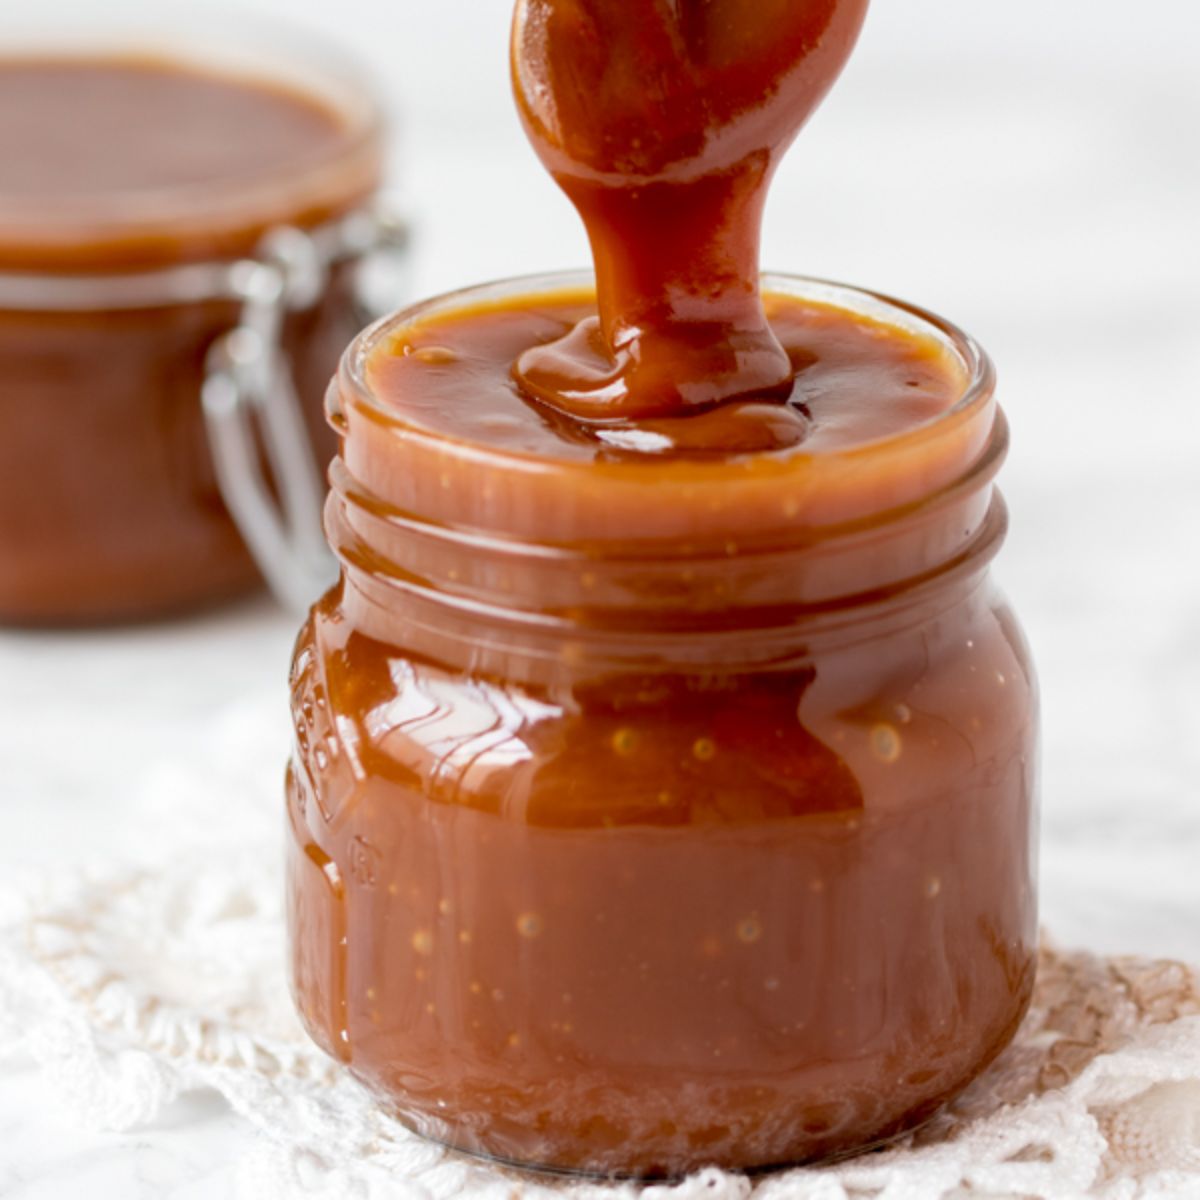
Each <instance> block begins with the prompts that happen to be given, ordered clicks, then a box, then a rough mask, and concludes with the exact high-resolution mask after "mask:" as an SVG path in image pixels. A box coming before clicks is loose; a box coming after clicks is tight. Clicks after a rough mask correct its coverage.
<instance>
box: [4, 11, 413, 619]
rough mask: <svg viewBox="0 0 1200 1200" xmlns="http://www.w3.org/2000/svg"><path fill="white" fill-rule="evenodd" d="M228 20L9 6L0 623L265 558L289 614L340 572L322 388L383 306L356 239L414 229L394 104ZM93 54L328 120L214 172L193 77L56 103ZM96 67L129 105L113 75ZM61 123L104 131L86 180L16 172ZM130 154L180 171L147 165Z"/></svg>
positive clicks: (104, 615)
mask: <svg viewBox="0 0 1200 1200" xmlns="http://www.w3.org/2000/svg"><path fill="white" fill-rule="evenodd" d="M52 7H53V6H52ZM240 24H241V25H242V26H243V27H242V28H241V29H239V30H237V31H233V32H230V31H225V32H223V33H222V34H220V35H214V33H213V31H212V28H211V18H210V19H208V20H207V21H206V20H203V19H201V20H198V21H196V22H193V23H191V24H189V23H188V22H187V21H186V19H185V18H182V17H180V16H179V15H178V14H172V15H171V16H170V17H168V18H163V19H162V20H161V21H158V22H157V23H156V22H155V20H154V18H153V17H152V15H151V14H148V13H147V12H146V11H145V6H144V5H142V6H140V10H135V11H134V12H133V13H132V14H129V15H128V16H126V17H125V18H123V19H118V18H117V17H115V16H114V14H113V13H112V12H111V11H110V8H109V6H108V5H106V6H105V7H104V12H103V14H102V16H98V15H97V14H95V13H93V14H91V16H90V18H89V17H88V16H87V15H86V14H82V15H80V17H79V18H78V19H76V18H75V17H74V16H73V17H72V18H71V19H70V20H68V19H65V18H64V17H63V15H62V14H61V13H57V14H56V13H54V12H51V13H49V14H42V15H37V14H32V15H31V14H30V13H16V12H14V13H9V14H6V15H5V17H4V18H3V20H2V21H0V33H2V34H3V35H4V43H5V49H4V52H3V56H0V85H3V90H2V92H0V94H3V95H4V96H5V97H8V101H7V103H8V104H9V110H10V117H11V119H10V120H7V122H6V125H5V135H4V136H5V138H6V139H7V141H5V142H4V144H5V145H8V144H11V143H12V142H13V140H14V139H16V140H17V142H18V144H20V145H27V146H28V147H29V149H28V156H29V158H30V159H31V160H32V162H33V166H31V167H30V168H29V170H30V172H32V173H29V172H26V170H25V167H26V166H27V165H28V164H25V165H23V166H22V167H21V168H20V169H19V170H18V169H16V168H14V169H12V170H10V171H9V172H8V174H0V180H3V179H8V180H9V181H10V182H9V186H8V189H7V190H6V189H5V186H4V184H3V183H0V378H2V380H3V383H2V386H0V418H2V420H3V424H4V430H5V436H4V438H3V441H2V442H0V621H5V622H9V623H21V624H56V623H69V624H91V623H96V622H106V621H115V620H122V621H128V620H137V619H145V618H151V617H156V616H160V615H164V614H169V613H174V612H178V611H181V610H189V609H194V608H197V607H200V606H203V605H207V604H212V603H216V602H218V601H222V600H226V599H229V598H231V597H234V596H237V595H241V594H243V593H245V592H247V591H250V590H252V589H254V588H256V587H258V586H261V583H262V579H263V576H264V575H265V576H266V578H267V581H268V582H269V583H270V584H271V585H272V586H273V587H274V589H275V590H276V591H277V592H278V593H279V594H280V595H281V597H283V598H284V599H285V600H289V601H291V602H292V603H293V604H295V606H296V607H297V608H299V609H301V610H302V609H303V608H306V607H307V605H308V604H309V603H311V600H312V598H313V597H314V596H315V595H318V594H319V593H320V591H322V590H323V588H324V587H325V586H327V584H328V580H329V579H330V578H331V577H332V575H333V570H332V564H331V563H330V562H329V559H328V556H327V551H326V548H325V546H324V543H323V541H322V539H321V537H320V510H321V505H322V503H323V500H324V495H325V488H324V483H323V472H324V468H325V465H326V464H327V462H328V460H329V458H330V457H331V455H332V453H333V449H334V444H333V440H332V438H331V437H330V434H329V431H328V429H327V427H326V425H325V422H324V419H323V413H322V400H323V395H324V390H325V385H326V384H327V382H328V379H329V375H330V373H331V372H332V371H333V370H334V369H335V367H336V364H337V361H338V358H339V357H340V355H341V353H342V351H343V350H344V349H345V346H346V343H347V342H348V341H349V340H350V338H351V337H353V336H354V334H355V333H356V332H358V330H360V329H361V328H362V326H363V324H364V323H365V322H366V321H367V320H370V319H372V318H373V317H374V316H377V315H378V313H379V311H380V310H379V309H378V308H376V309H375V311H374V312H371V313H366V312H364V303H363V301H364V295H363V293H362V290H361V286H360V269H361V268H362V266H363V263H364V261H366V260H371V259H377V258H379V257H380V256H386V255H390V256H392V258H393V260H394V259H395V257H396V256H397V255H398V254H400V253H402V252H403V245H404V240H405V232H404V228H403V224H402V222H400V221H399V220H398V219H394V218H392V217H390V216H389V215H388V214H387V213H386V212H385V211H384V210H383V208H382V206H381V205H380V202H379V199H378V194H379V189H380V186H381V180H382V170H383V156H384V137H385V123H384V118H383V113H382V111H381V108H380V106H379V104H378V103H377V101H376V99H375V97H374V95H373V94H372V92H371V91H370V90H369V89H368V88H367V87H365V86H364V84H363V82H362V73H361V70H360V69H359V67H358V65H357V64H356V63H354V62H353V61H349V62H347V61H343V60H342V59H341V58H340V57H339V56H338V55H337V54H336V52H333V51H331V50H330V48H329V47H327V46H325V45H312V44H310V42H309V41H308V40H307V39H305V38H304V37H297V36H296V35H294V34H292V33H289V31H287V30H286V28H285V29H284V30H283V31H280V30H279V29H277V28H274V27H271V26H268V27H266V28H265V29H264V28H259V27H257V26H256V25H255V24H254V23H253V22H245V21H242V22H240ZM255 47H257V48H255ZM104 70H109V71H111V72H113V73H114V75H117V74H119V73H120V72H121V71H126V72H129V73H132V74H136V73H138V72H141V73H143V74H145V73H154V72H158V73H159V74H158V76H157V77H159V78H164V77H167V76H170V77H172V78H178V79H181V80H195V81H197V82H198V83H199V84H202V85H211V86H213V87H215V86H218V85H219V86H227V87H228V88H229V90H230V92H235V91H238V90H239V89H240V91H241V94H243V95H245V96H252V95H262V96H269V97H272V98H273V100H274V102H276V103H277V104H280V105H285V104H290V105H292V106H294V107H295V108H296V109H297V111H301V112H304V113H306V114H308V115H307V116H306V118H305V119H307V120H309V122H310V124H314V125H315V118H314V117H313V115H312V114H316V113H320V114H321V115H322V120H323V121H327V122H328V124H329V125H330V126H331V128H333V129H334V130H335V131H334V132H331V133H325V132H323V133H322V134H321V135H319V136H316V137H315V138H314V140H313V142H312V145H311V147H300V148H297V147H296V146H294V145H292V143H291V142H289V143H288V145H289V147H290V148H289V149H288V151H287V152H286V153H282V152H281V153H278V154H275V155H273V156H272V154H271V152H270V151H271V147H270V146H267V145H264V146H263V147H262V154H261V157H262V161H261V162H257V163H256V162H255V161H252V160H251V159H250V157H249V148H248V147H249V144H248V145H247V146H243V147H242V148H241V150H239V151H238V153H239V154H241V155H242V158H244V159H245V161H242V159H236V169H235V167H234V166H228V167H227V170H226V174H224V175H209V174H206V173H205V169H204V168H203V167H202V166H200V165H195V164H192V163H191V162H190V160H189V159H188V157H187V156H188V154H189V153H190V152H191V150H195V146H196V145H198V147H199V148H198V150H195V152H196V153H199V154H200V155H201V160H202V161H208V159H219V158H220V153H219V150H218V147H219V146H220V145H221V144H222V143H221V140H220V139H221V138H226V139H227V138H228V136H229V131H225V132H222V125H221V122H222V121H223V120H225V119H226V118H224V117H222V116H221V115H220V114H219V113H218V114H216V115H208V114H206V111H205V103H206V101H205V97H204V95H202V94H200V92H197V97H196V99H195V103H194V104H193V106H192V107H191V108H189V109H184V103H183V101H181V100H178V99H176V100H175V101H174V102H173V103H174V107H172V108H171V109H170V111H169V112H164V113H158V114H156V113H155V112H154V111H148V112H146V113H144V114H143V115H142V116H141V117H139V119H138V120H137V121H136V122H132V123H129V124H128V125H127V126H126V127H125V128H123V129H109V125H110V124H111V123H112V121H111V120H110V119H109V118H111V113H110V114H109V118H105V120H102V121H100V123H99V124H97V120H98V117H97V113H96V112H95V111H89V112H87V113H86V116H85V118H84V119H82V120H81V118H80V115H79V114H78V113H76V112H75V111H73V109H72V108H71V104H72V103H74V104H76V105H77V106H78V105H79V104H82V103H83V102H82V101H79V100H78V98H77V97H76V98H75V100H72V99H71V92H70V89H71V88H72V86H73V81H74V84H78V82H79V80H80V79H84V78H90V76H88V72H96V71H104ZM39 74H40V75H41V76H42V77H43V84H44V85H43V86H40V87H39V86H38V83H37V77H38V75H39ZM88 86H89V87H90V88H91V91H89V92H88V94H89V95H91V94H93V93H94V94H95V96H96V97H97V99H96V101H95V103H96V104H97V105H102V104H103V103H104V102H105V98H106V97H110V98H114V97H115V99H111V100H110V102H112V103H124V104H125V106H126V107H128V105H129V104H130V103H131V101H129V100H128V99H127V98H126V99H124V100H122V99H121V97H122V92H121V86H120V82H119V80H117V81H116V82H114V81H113V80H112V79H110V80H109V81H108V82H106V83H103V84H96V83H91V84H89V85H88ZM63 96H65V97H66V99H65V100H64V99H63V98H62V97H63ZM250 108H251V110H253V108H254V106H253V104H251V105H250ZM177 110H182V111H177ZM114 119H115V118H114ZM156 121H158V122H159V125H158V126H156V125H155V122H156ZM68 122H69V123H70V126H71V128H73V129H76V130H82V131H83V134H82V136H84V137H86V136H87V131H88V130H89V129H96V130H100V131H101V132H100V133H97V134H96V137H97V138H98V139H100V141H99V144H98V145H97V146H96V147H94V150H95V153H89V154H81V155H79V156H78V161H77V162H76V163H74V164H73V165H72V167H71V171H72V175H71V177H72V178H75V176H76V175H77V176H78V180H79V182H80V186H79V187H78V188H74V187H66V186H57V185H55V186H52V185H51V184H50V183H46V184H45V185H44V186H42V185H38V184H36V183H33V182H28V180H35V181H36V180H38V179H40V178H42V177H41V176H40V175H38V174H37V155H38V153H39V151H38V146H39V144H44V145H47V146H49V148H50V149H49V151H48V152H49V153H50V154H51V155H52V157H54V156H56V157H55V161H61V160H62V159H63V153H62V151H61V149H57V150H56V149H55V146H56V145H57V142H58V140H59V139H60V138H61V137H62V136H63V129H64V127H65V126H66V124H67V123H68ZM106 122H107V123H106ZM164 123H165V125H164ZM260 126H261V127H262V128H264V129H265V128H269V124H268V123H267V122H266V121H265V118H264V119H263V120H261V121H260V123H259V125H255V126H253V128H254V129H258V128H260ZM248 128H249V125H248ZM245 136H246V137H250V138H253V137H254V136H255V135H254V133H253V132H247V133H246V134H245ZM263 136H264V137H265V136H266V134H264V135H263ZM189 139H192V141H189ZM74 140H79V138H78V136H76V137H75V138H74ZM234 140H236V139H234ZM295 140H297V139H296V138H295V137H293V141H295ZM167 146H169V150H168V149H164V147H167ZM139 147H140V148H141V149H140V150H139ZM190 148H191V149H190ZM139 153H140V154H141V155H142V156H143V157H145V156H147V155H149V156H150V158H149V159H147V160H146V161H148V162H152V161H157V159H156V156H159V157H165V158H166V160H167V162H168V164H169V165H168V166H166V167H164V168H163V170H164V171H167V172H168V175H169V174H170V173H171V172H173V173H174V175H175V176H177V177H178V178H177V179H176V180H175V181H174V182H171V183H163V184H158V183H152V182H148V180H149V179H150V178H151V175H152V174H153V172H152V171H147V170H143V169H142V168H139V167H138V165H137V155H138V154H139ZM204 156H207V158H205V157H204ZM231 161H233V160H231ZM131 164H132V165H131ZM56 169H59V168H56ZM139 170H141V171H142V173H141V174H139V173H138V172H139ZM123 172H124V173H123ZM26 176H28V179H27V178H26ZM43 193H44V194H43ZM394 302H395V293H393V298H392V303H394ZM317 581H319V582H317Z"/></svg>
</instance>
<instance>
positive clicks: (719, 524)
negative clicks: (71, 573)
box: [287, 0, 1037, 1177]
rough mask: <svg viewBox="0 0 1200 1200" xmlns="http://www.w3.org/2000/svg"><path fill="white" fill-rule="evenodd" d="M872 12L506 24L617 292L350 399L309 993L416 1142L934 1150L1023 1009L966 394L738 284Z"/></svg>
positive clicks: (298, 739) (332, 526) (814, 288)
mask: <svg viewBox="0 0 1200 1200" xmlns="http://www.w3.org/2000/svg"><path fill="white" fill-rule="evenodd" d="M864 9H865V3H864V2H863V0H673V2H668V0H645V2H644V3H629V2H621V0H520V2H519V3H518V6H517V16H516V22H515V26H514V64H515V65H514V72H515V79H516V87H517V95H518V100H519V102H520V104H521V108H522V115H523V117H524V119H525V122H526V125H527V127H528V129H529V131H530V134H531V136H532V138H533V141H534V144H535V146H536V147H537V149H538V152H539V153H540V154H541V155H542V157H543V159H544V161H545V162H546V164H547V166H548V167H549V168H550V170H551V172H552V174H554V176H555V178H556V179H557V180H558V182H559V183H560V184H561V185H562V187H563V188H564V190H566V192H567V193H568V195H569V196H570V197H571V199H572V200H573V201H574V202H575V203H576V205H577V207H578V208H579V210H580V212H581V214H582V215H583V217H584V219H585V221H586V222H587V224H588V228H589V233H590V235H591V238H592V244H593V249H594V252H595V263H596V289H595V290H594V291H592V290H589V289H585V288H582V287H578V286H576V287H566V286H560V287H557V288H556V287H553V286H551V285H550V284H549V283H548V282H547V281H540V282H537V283H527V284H522V283H521V282H520V281H517V282H515V283H513V284H510V285H507V286H499V287H497V286H493V287H492V288H490V289H480V290H478V291H477V292H473V293H469V294H466V295H460V296H457V297H444V298H442V299H441V300H438V301H434V302H431V304H429V305H426V306H422V307H421V308H418V309H416V310H413V311H411V312H408V313H404V314H400V315H398V316H397V317H395V318H393V319H392V320H391V321H389V322H387V323H385V324H384V325H382V326H380V327H377V328H375V329H374V330H372V331H370V332H368V333H367V334H365V335H364V336H363V337H361V338H360V339H359V340H358V342H357V343H356V344H355V346H354V347H353V348H352V350H351V352H350V353H349V354H348V355H347V357H346V358H345V359H344V360H343V366H342V370H341V372H340V373H339V376H338V378H337V380H336V382H335V386H334V387H333V388H332V389H331V392H330V415H331V419H332V422H333V425H334V427H335V429H336V430H337V432H338V434H339V436H340V438H341V453H340V456H339V458H338V459H337V460H336V461H335V464H334V467H333V470H332V475H331V478H332V483H333V492H332V495H331V498H330V502H329V505H328V509H327V531H328V534H329V538H330V542H331V544H332V545H333V547H334V548H335V550H336V551H337V553H338V555H339V558H340V559H341V562H342V565H343V576H342V580H341V582H340V583H339V584H338V586H337V587H335V588H334V589H333V590H331V591H330V592H329V593H328V594H327V595H326V596H325V597H324V598H322V600H321V601H320V602H319V603H318V604H317V605H316V606H315V607H314V609H313V611H312V614H311V617H310V620H309V622H308V623H307V624H306V626H305V627H304V629H303V630H302V632H301V635H300V639H299V641H298V643H297V648H296V654H295V658H294V662H293V674H292V715H293V721H294V728H295V753H294V755H293V759H292V763H291V767H290V770H289V772H288V781H287V811H288V820H289V841H288V845H289V851H288V853H289V865H288V880H289V903H288V909H289V921H290V928H291V937H292V969H293V984H294V989H295V994H296V1000H297V1005H298V1008H299V1010H300V1013H301V1015H302V1017H303V1020H304V1022H305V1024H306V1026H307V1028H308V1029H309V1031H310V1032H311V1033H312V1035H313V1037H314V1038H315V1039H316V1040H317V1042H318V1043H319V1044H320V1045H322V1046H323V1047H325V1048H326V1049H327V1050H328V1051H329V1053H330V1054H332V1055H334V1056H336V1057H337V1058H338V1059H340V1060H341V1061H343V1062H345V1063H347V1064H348V1066H349V1068H350V1070H351V1071H353V1072H354V1074H355V1075H356V1076H357V1077H358V1078H360V1079H362V1080H364V1081H365V1082H367V1083H368V1084H369V1085H371V1086H372V1087H373V1088H374V1089H375V1090H376V1092H377V1093H378V1094H379V1095H380V1096H381V1097H382V1098H383V1100H384V1102H385V1103H387V1104H388V1106H389V1108H390V1109H391V1110H392V1111H394V1112H395V1113H396V1114H397V1116H398V1117H399V1118H400V1119H401V1120H403V1121H405V1122H406V1123H408V1124H409V1125H411V1126H412V1127H413V1128H415V1129H417V1130H420V1131H421V1132H423V1133H425V1134H427V1135H428V1136H430V1137H433V1138H436V1139H439V1140H441V1141H443V1142H446V1143H448V1144H450V1145H453V1146H456V1147H458V1148H460V1149H463V1150H467V1151H470V1152H473V1153H477V1154H483V1155H490V1156H492V1157H495V1158H499V1159H502V1160H507V1161H512V1162H516V1163H521V1164H526V1165H533V1166H539V1167H544V1168H550V1169H553V1170H558V1171H581V1172H591V1173H596V1174H609V1173H612V1174H617V1175H626V1176H636V1177H663V1176H666V1177H675V1176H679V1175H682V1174H684V1173H686V1172H689V1171H693V1170H696V1169H698V1168H702V1167H708V1166H717V1167H722V1168H728V1169H735V1170H736V1169H760V1168H765V1167H772V1166H780V1165H784V1164H788V1163H796V1162H804V1161H810V1160H815V1159H820V1158H823V1157H826V1156H830V1155H835V1154H845V1153H848V1152H851V1151H854V1150H858V1149H862V1148H864V1147H867V1146H871V1145H875V1144H878V1143H880V1142H883V1141H886V1140H887V1139H889V1138H892V1137H895V1136H898V1135H900V1134H902V1133H904V1132H906V1131H909V1130H911V1129H913V1128H914V1127H915V1126H917V1125H919V1124H920V1123H921V1122H922V1121H924V1120H925V1119H927V1118H928V1117H929V1116H931V1115H932V1114H933V1113H934V1112H936V1110H937V1109H938V1107H939V1106H941V1105H942V1104H944V1103H945V1102H946V1101H947V1100H948V1099H949V1098H950V1097H952V1096H953V1095H955V1094H956V1093H957V1092H959V1091H960V1090H961V1089H962V1088H963V1087H964V1086H965V1085H966V1084H967V1083H968V1082H969V1081H970V1080H971V1079H972V1078H973V1077H974V1076H975V1075H977V1074H978V1073H979V1072H980V1071H981V1070H982V1069H983V1068H984V1067H985V1066H986V1065H987V1063H989V1062H990V1061H991V1060H992V1059H993V1058H994V1057H995V1055H996V1054H998V1053H999V1052H1000V1051H1001V1050H1002V1049H1003V1047H1004V1046H1005V1045H1007V1043H1008V1042H1009V1040H1010V1039H1011V1038H1012V1036H1013V1033H1014V1032H1015V1030H1016V1027H1017V1024H1018V1023H1019V1021H1020V1019H1021V1016H1022V1014H1023V1012H1024V1010H1025V1007H1026V1005H1027V1004H1028V1001H1029V997H1030V994H1031V990H1032V985H1033V972H1034V964H1035V943H1036V901H1035V886H1034V878H1033V876H1034V871H1035V866H1036V856H1035V849H1034V844H1033V838H1034V832H1035V829H1036V799H1037V729H1036V705H1037V699H1036V684H1035V681H1034V677H1033V672H1032V667H1031V663H1030V659H1029V653H1028V649H1027V647H1026V646H1025V643H1024V641H1023V639H1022V637H1021V634H1020V631H1019V629H1018V628H1017V626H1016V623H1015V620H1014V618H1013V616H1012V614H1011V612H1010V611H1009V610H1008V608H1007V606H1006V605H1005V604H1004V602H1003V600H1002V599H1001V598H1000V597H999V595H998V594H997V593H996V592H995V590H994V588H993V586H992V584H991V582H990V579H989V576H988V565H989V563H990V561H991V558H992V557H993V555H994V554H995V553H996V551H997V550H998V549H999V546H1000V543H1001V541H1002V539H1003V536H1004V531H1005V528H1006V518H1005V510H1004V506H1003V503H1002V501H1001V500H1000V498H999V496H998V495H997V494H996V493H995V491H994V489H993V486H992V484H993V480H994V478H995V475H996V472H997V471H998V470H999V467H1000V464H1001V462H1002V460H1003V458H1004V453H1005V449H1006V446H1007V429H1006V426H1005V424H1004V421H1003V419H1002V417H1001V416H1000V415H999V413H998V410H997V407H996V403H995V398H994V395H993V386H992V385H993V380H992V376H991V371H990V365H989V364H988V363H987V360H986V357H985V356H983V355H982V353H981V352H979V351H978V349H977V348H975V347H974V346H973V345H972V344H970V343H969V341H968V340H967V339H966V338H965V337H964V336H963V335H961V334H958V333H957V331H955V330H953V329H952V328H951V327H948V326H946V325H945V324H944V323H941V322H938V321H936V319H934V318H924V317H921V316H919V315H918V314H916V313H915V312H914V310H911V309H908V308H905V307H904V306H900V305H898V304H888V303H886V302H883V301H881V300H880V298H878V297H870V296H867V295H866V294H863V293H853V292H851V291H850V290H849V289H837V288H829V287H823V286H821V285H814V284H811V283H806V282H805V281H799V280H786V279H780V278H775V279H771V278H768V279H767V282H766V283H765V284H763V283H761V282H760V279H759V275H758V262H757V257H758V230H759V219H760V216H761V211H762V204H763V201H764V198H765V189H766V185H767V183H768V181H769V179H770V175H771V172H772V170H773V169H774V167H775V166H776V165H777V163H778V159H779V156H780V154H782V152H783V150H784V148H785V146H786V145H787V143H788V141H789V140H790V139H791V137H792V136H793V135H794V134H795V132H796V130H797V129H798V128H799V127H800V125H801V124H802V123H803V122H804V120H805V119H806V118H807V116H808V115H809V114H810V113H811V111H812V109H813V108H814V107H815V105H816V103H817V102H818V100H819V99H820V97H821V95H822V94H823V93H824V91H825V90H826V88H827V87H828V86H829V85H830V84H831V83H832V81H833V79H834V77H835V76H836V74H837V72H838V70H839V68H840V67H841V65H842V63H843V61H844V60H845V57H846V55H847V54H848V53H849V49H850V46H851V44H852V43H853V41H854V37H855V34H856V33H857V30H858V26H859V23H860V22H861V20H862V16H863V12H864Z"/></svg>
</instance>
